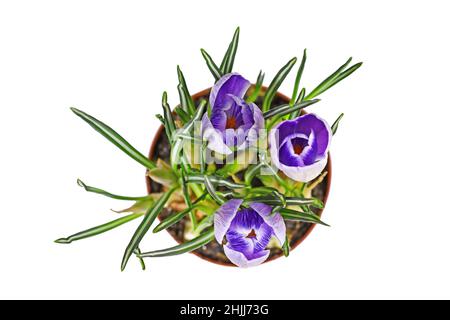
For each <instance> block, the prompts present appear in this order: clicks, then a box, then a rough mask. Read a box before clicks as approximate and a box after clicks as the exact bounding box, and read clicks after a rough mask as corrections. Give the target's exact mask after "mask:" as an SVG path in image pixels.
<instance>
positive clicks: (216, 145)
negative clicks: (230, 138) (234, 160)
mask: <svg viewBox="0 0 450 320" xmlns="http://www.w3.org/2000/svg"><path fill="white" fill-rule="evenodd" d="M201 131H202V135H203V139H205V140H208V148H209V149H211V150H213V151H215V152H217V153H220V154H225V155H228V154H231V153H233V152H232V151H231V149H230V148H229V147H228V146H227V145H226V144H225V143H224V136H223V135H222V133H221V132H220V131H219V130H217V129H215V128H214V127H213V125H212V123H211V121H210V120H209V118H208V115H207V114H206V113H205V114H204V115H203V118H202V129H201Z"/></svg>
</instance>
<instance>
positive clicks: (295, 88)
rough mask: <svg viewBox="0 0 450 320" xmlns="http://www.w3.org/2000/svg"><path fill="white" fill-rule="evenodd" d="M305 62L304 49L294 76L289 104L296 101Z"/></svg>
mask: <svg viewBox="0 0 450 320" xmlns="http://www.w3.org/2000/svg"><path fill="white" fill-rule="evenodd" d="M305 63H306V49H305V50H304V51H303V58H302V62H301V63H300V67H299V68H298V71H297V76H296V77H295V83H294V91H293V92H292V97H291V101H290V102H289V104H290V105H291V106H293V105H294V104H295V102H296V101H297V93H298V88H299V86H300V80H301V79H302V75H303V70H304V69H305Z"/></svg>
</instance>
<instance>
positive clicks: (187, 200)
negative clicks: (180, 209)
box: [181, 169, 197, 229]
mask: <svg viewBox="0 0 450 320" xmlns="http://www.w3.org/2000/svg"><path fill="white" fill-rule="evenodd" d="M181 180H182V184H181V187H182V189H183V197H184V201H185V203H186V206H187V207H188V208H192V201H191V196H190V195H189V186H188V184H187V182H186V174H185V170H184V169H182V170H181ZM189 219H190V220H191V223H192V227H193V228H194V229H195V228H196V227H197V217H196V216H195V214H194V212H193V211H192V210H191V211H189Z"/></svg>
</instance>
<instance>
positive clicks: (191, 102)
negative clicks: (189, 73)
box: [177, 66, 195, 115]
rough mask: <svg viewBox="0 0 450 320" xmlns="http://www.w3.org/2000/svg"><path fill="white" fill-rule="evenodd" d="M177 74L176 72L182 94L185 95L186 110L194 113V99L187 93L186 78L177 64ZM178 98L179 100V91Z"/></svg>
mask: <svg viewBox="0 0 450 320" xmlns="http://www.w3.org/2000/svg"><path fill="white" fill-rule="evenodd" d="M177 74H178V81H179V83H180V84H181V86H182V90H183V95H184V96H185V100H186V103H187V106H186V110H187V111H188V112H189V114H191V115H192V114H194V112H195V103H194V100H193V99H192V97H191V94H190V93H189V90H188V87H187V84H186V79H185V78H184V75H183V72H182V71H181V69H180V66H177ZM180 100H181V93H180Z"/></svg>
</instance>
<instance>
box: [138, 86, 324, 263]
mask: <svg viewBox="0 0 450 320" xmlns="http://www.w3.org/2000/svg"><path fill="white" fill-rule="evenodd" d="M252 87H254V84H252ZM261 89H262V90H264V91H266V90H267V87H266V86H261ZM210 91H211V88H207V89H204V90H201V91H199V92H197V93H195V94H193V95H192V98H193V99H194V101H195V100H197V99H199V98H200V97H203V96H205V95H207V94H209V92H210ZM276 96H277V97H279V98H280V99H282V100H284V101H286V102H289V101H290V99H289V98H288V97H287V96H286V95H284V94H283V93H281V92H279V91H277V93H276ZM302 112H305V111H304V110H302ZM163 130H164V126H163V125H160V126H159V128H158V130H157V131H156V133H155V136H154V137H153V140H152V143H151V146H150V150H149V154H148V158H149V159H152V158H153V155H154V154H155V150H156V145H157V142H158V140H159V137H160V136H161V134H162V132H163ZM331 168H332V166H331V155H330V152H328V161H327V166H326V170H327V172H328V174H327V185H326V189H325V194H324V197H323V201H322V202H323V205H324V206H323V208H322V209H320V210H319V213H318V216H319V217H321V216H322V213H323V210H324V209H325V206H326V203H327V200H328V195H329V194H330V188H331V175H332V169H331ZM145 182H146V185H147V193H148V194H150V193H151V184H150V178H149V177H148V175H147V174H146V175H145ZM158 220H160V218H159V215H158ZM315 226H316V224H315V223H311V224H310V226H309V228H308V229H307V230H306V232H305V233H304V234H303V235H302V236H301V237H300V238H299V239H297V240H296V241H295V242H294V244H292V245H291V247H290V251H293V250H294V249H295V248H297V246H298V245H300V243H302V242H303V241H304V240H305V239H306V238H307V237H308V236H309V234H310V233H311V232H312V231H313V229H314V228H315ZM166 231H167V230H166ZM167 233H168V234H170V236H171V237H172V238H173V239H174V240H175V241H176V242H177V243H178V244H181V243H182V242H181V241H179V240H178V239H177V238H176V237H175V236H174V235H173V234H172V233H170V232H169V231H167ZM189 253H191V254H194V255H196V256H197V257H199V258H201V259H203V260H206V261H208V262H211V263H215V264H218V265H221V266H226V267H235V265H234V264H232V263H228V264H227V263H224V262H222V261H218V260H215V259H212V258H209V257H207V256H204V255H202V254H200V253H198V252H197V251H196V250H194V251H191V252H189ZM281 256H283V254H282V253H279V254H275V255H273V256H271V257H269V258H268V259H267V260H266V261H264V262H263V263H267V262H270V261H273V260H276V259H278V258H280V257H281Z"/></svg>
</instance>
